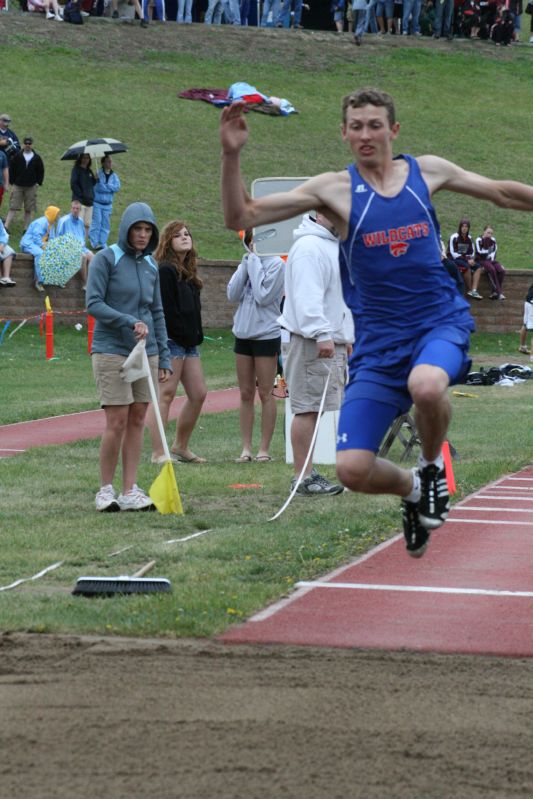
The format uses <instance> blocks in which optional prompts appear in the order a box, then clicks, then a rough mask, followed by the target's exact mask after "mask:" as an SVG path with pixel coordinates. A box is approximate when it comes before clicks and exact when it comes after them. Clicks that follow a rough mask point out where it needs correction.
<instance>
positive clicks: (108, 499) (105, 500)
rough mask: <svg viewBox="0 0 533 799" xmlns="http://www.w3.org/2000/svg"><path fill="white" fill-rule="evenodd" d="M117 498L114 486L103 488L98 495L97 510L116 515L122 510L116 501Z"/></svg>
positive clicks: (96, 500)
mask: <svg viewBox="0 0 533 799" xmlns="http://www.w3.org/2000/svg"><path fill="white" fill-rule="evenodd" d="M115 496H116V495H115V490H114V488H113V486H112V485H106V486H102V488H101V489H100V491H99V492H98V493H97V495H96V499H95V504H96V510H99V511H107V512H108V513H114V512H116V511H117V510H120V505H119V504H118V502H117V500H116V499H115Z"/></svg>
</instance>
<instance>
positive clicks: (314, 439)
mask: <svg viewBox="0 0 533 799" xmlns="http://www.w3.org/2000/svg"><path fill="white" fill-rule="evenodd" d="M324 366H325V367H326V369H327V370H328V376H327V378H326V383H325V385H324V391H323V392H322V397H321V399H320V406H319V408H318V414H317V419H316V424H315V429H314V430H313V437H312V438H311V444H310V445H309V451H308V453H307V456H306V458H305V462H304V465H303V466H302V471H301V472H300V474H299V475H298V479H297V480H296V483H295V484H294V486H293V488H292V491H291V493H290V494H289V496H288V497H287V499H286V500H285V502H284V503H283V505H282V506H281V508H280V509H279V510H278V512H277V513H276V514H274V516H271V517H270V519H269V520H268V521H269V522H273V521H275V520H276V519H279V517H280V516H281V514H282V513H283V512H284V511H285V510H286V509H287V508H288V507H289V504H290V503H291V502H292V498H293V496H294V495H295V494H296V491H297V490H298V486H299V485H300V483H301V482H302V478H303V476H304V474H305V470H306V469H307V465H308V463H309V461H310V459H311V453H312V452H313V449H314V446H315V441H316V438H317V436H318V428H319V425H320V417H321V416H322V411H323V410H324V403H325V402H326V393H327V390H328V385H329V378H330V377H331V366H327V364H324Z"/></svg>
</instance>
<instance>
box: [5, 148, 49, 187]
mask: <svg viewBox="0 0 533 799" xmlns="http://www.w3.org/2000/svg"><path fill="white" fill-rule="evenodd" d="M43 180H44V164H43V159H42V158H41V156H40V155H39V154H38V153H36V152H35V150H34V151H33V158H32V159H31V161H30V162H29V163H26V159H25V158H24V155H23V154H22V152H20V153H17V155H16V156H15V157H14V158H13V159H12V161H10V163H9V182H10V183H11V184H12V185H13V186H35V185H36V184H38V185H39V186H42V185H43Z"/></svg>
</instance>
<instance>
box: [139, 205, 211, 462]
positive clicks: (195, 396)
mask: <svg viewBox="0 0 533 799" xmlns="http://www.w3.org/2000/svg"><path fill="white" fill-rule="evenodd" d="M154 258H155V260H156V261H157V262H158V264H159V280H160V285H161V299H162V301H163V310H164V312H165V323H166V326H167V333H168V347H169V350H170V357H171V359H172V360H171V363H172V370H173V374H172V375H171V376H170V377H169V379H168V381H167V382H166V383H163V384H161V385H160V387H159V388H160V393H159V410H160V412H161V418H162V419H163V424H166V423H167V421H168V416H169V411H170V406H171V404H172V401H173V400H174V397H175V396H176V389H177V387H178V383H181V384H182V386H183V389H184V391H185V394H186V397H187V399H186V401H185V405H184V406H183V408H182V410H181V413H180V415H179V417H178V421H177V424H176V436H175V439H174V442H173V444H172V445H171V447H170V454H171V458H172V460H174V461H176V462H181V463H205V458H201V457H200V456H199V455H195V454H194V452H192V451H191V449H190V448H189V440H190V437H191V435H192V432H193V430H194V426H195V424H196V421H197V419H198V416H199V415H200V411H201V410H202V405H203V404H204V400H205V397H206V394H207V387H206V384H205V380H204V375H203V371H202V365H201V363H200V353H199V351H198V345H199V344H201V343H202V341H203V339H204V334H203V330H202V317H201V305H200V290H201V288H202V281H201V279H200V277H199V275H198V272H197V254H196V250H195V248H194V245H193V241H192V237H191V234H190V232H189V228H188V227H187V225H186V224H185V222H182V221H181V220H179V219H176V220H174V221H173V222H168V224H166V225H165V227H164V228H163V230H162V232H161V236H160V239H159V244H158V246H157V249H156V251H155V253H154ZM147 424H148V427H149V428H150V435H151V437H152V462H153V463H162V462H163V461H164V459H165V456H164V452H163V446H162V443H161V439H160V436H159V430H158V427H157V422H156V419H155V414H154V411H153V408H151V407H150V409H149V411H148V415H147Z"/></svg>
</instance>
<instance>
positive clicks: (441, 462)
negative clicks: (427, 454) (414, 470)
mask: <svg viewBox="0 0 533 799" xmlns="http://www.w3.org/2000/svg"><path fill="white" fill-rule="evenodd" d="M430 465H434V466H438V467H439V469H444V458H443V457H442V455H439V456H438V457H437V458H435V460H434V461H427V460H426V459H425V458H424V456H423V455H420V457H419V458H418V466H419V468H420V469H423V468H424V467H425V466H430Z"/></svg>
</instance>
